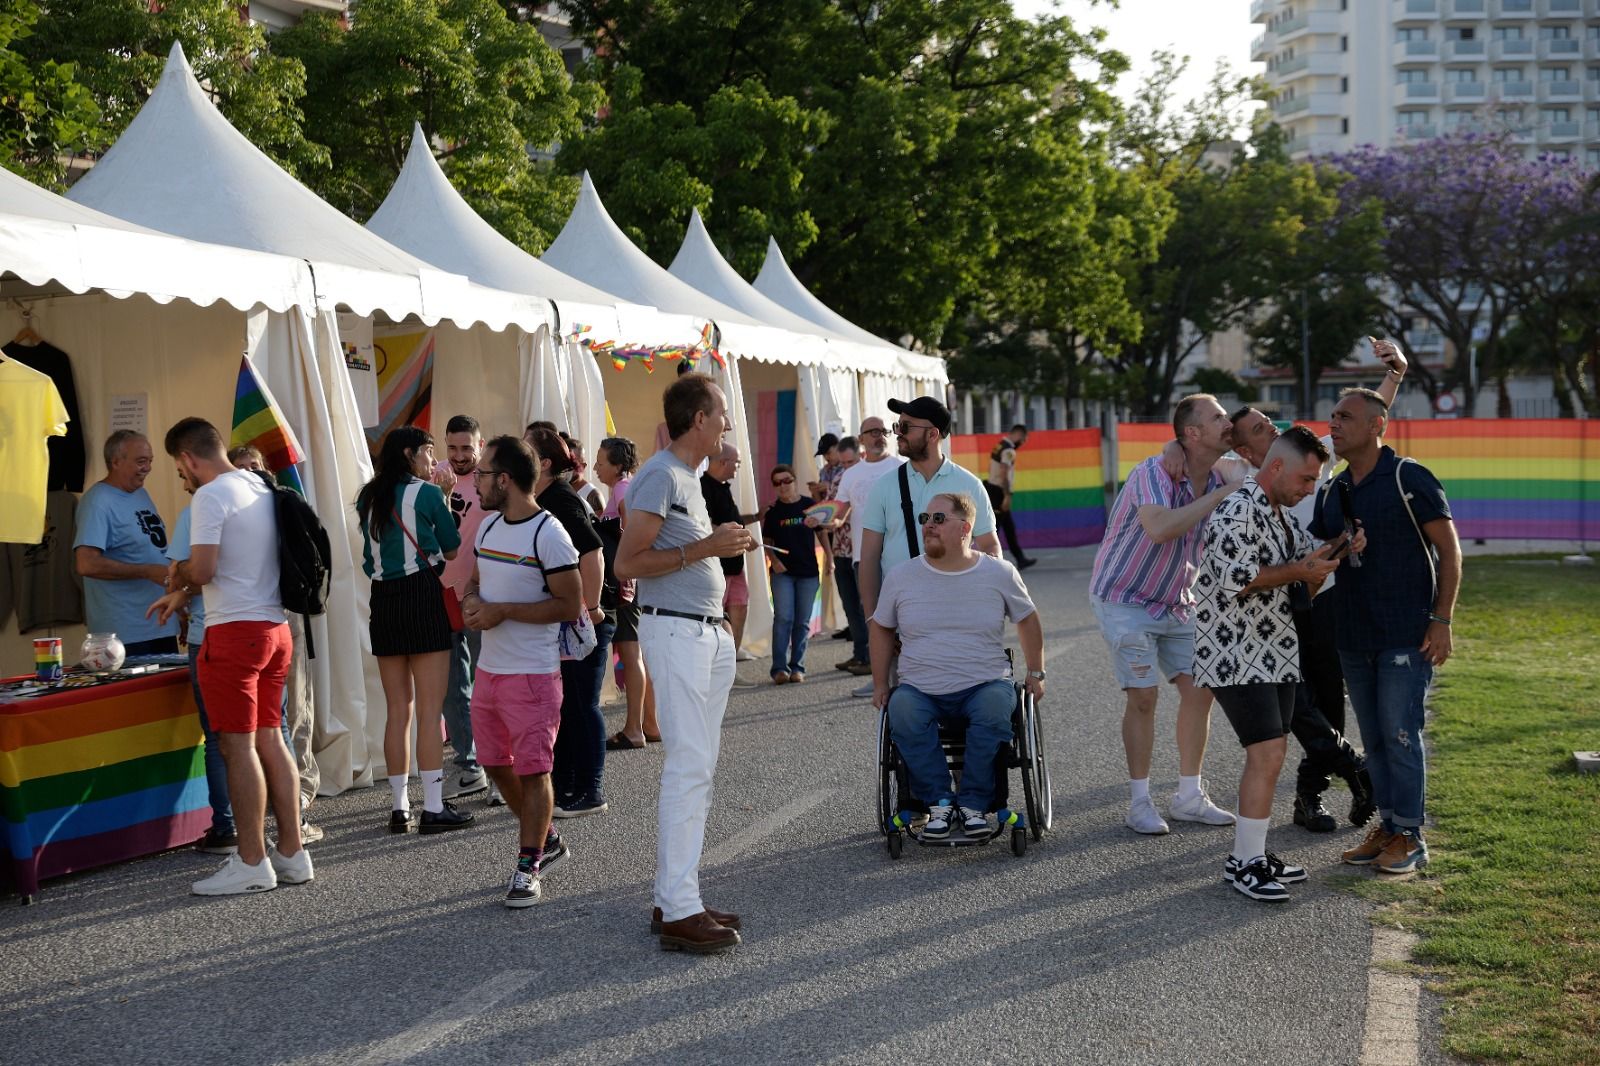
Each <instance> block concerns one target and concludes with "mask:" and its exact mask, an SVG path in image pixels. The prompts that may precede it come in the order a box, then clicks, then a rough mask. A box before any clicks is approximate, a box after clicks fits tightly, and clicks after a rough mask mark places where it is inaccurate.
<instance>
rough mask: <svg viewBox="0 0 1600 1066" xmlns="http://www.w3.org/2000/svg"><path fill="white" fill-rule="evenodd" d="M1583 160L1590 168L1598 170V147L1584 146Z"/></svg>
mask: <svg viewBox="0 0 1600 1066" xmlns="http://www.w3.org/2000/svg"><path fill="white" fill-rule="evenodd" d="M1583 162H1584V165H1585V166H1587V167H1588V168H1589V169H1590V170H1600V148H1586V149H1584V153H1583Z"/></svg>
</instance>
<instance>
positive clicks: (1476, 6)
mask: <svg viewBox="0 0 1600 1066" xmlns="http://www.w3.org/2000/svg"><path fill="white" fill-rule="evenodd" d="M1488 7H1489V5H1488V0H1445V9H1444V17H1445V18H1447V19H1480V18H1482V17H1483V16H1484V13H1485V12H1486V11H1487V10H1488Z"/></svg>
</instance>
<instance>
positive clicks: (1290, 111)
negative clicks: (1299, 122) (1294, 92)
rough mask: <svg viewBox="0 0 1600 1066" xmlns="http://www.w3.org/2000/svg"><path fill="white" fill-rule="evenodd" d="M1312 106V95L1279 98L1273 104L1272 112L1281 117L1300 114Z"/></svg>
mask: <svg viewBox="0 0 1600 1066" xmlns="http://www.w3.org/2000/svg"><path fill="white" fill-rule="evenodd" d="M1310 107H1311V97H1310V96H1295V97H1291V98H1290V99H1287V100H1277V101H1274V102H1273V104H1272V113H1273V114H1274V115H1276V116H1278V118H1280V119H1285V118H1289V117H1290V116H1292V115H1298V114H1299V113H1300V112H1302V111H1305V110H1307V109H1308V108H1310Z"/></svg>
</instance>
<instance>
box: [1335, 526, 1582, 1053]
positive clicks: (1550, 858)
mask: <svg viewBox="0 0 1600 1066" xmlns="http://www.w3.org/2000/svg"><path fill="white" fill-rule="evenodd" d="M1455 617H1456V624H1455V641H1456V643H1455V654H1454V656H1453V657H1452V658H1451V660H1450V661H1449V663H1448V664H1447V665H1446V666H1445V668H1444V669H1443V671H1441V674H1440V679H1439V684H1438V690H1437V691H1436V693H1435V694H1434V717H1433V722H1432V725H1431V729H1430V747H1431V750H1430V752H1429V760H1428V761H1429V767H1428V811H1429V815H1430V821H1431V822H1432V823H1433V824H1432V826H1431V828H1430V829H1429V832H1428V845H1429V849H1430V851H1431V854H1432V862H1431V865H1430V866H1429V867H1428V868H1427V870H1426V872H1425V874H1424V875H1422V876H1420V877H1418V878H1416V879H1414V880H1412V881H1409V882H1402V883H1398V884H1395V883H1390V884H1383V883H1379V882H1375V881H1366V880H1362V881H1359V882H1358V883H1357V884H1358V890H1359V891H1361V892H1363V893H1364V894H1366V895H1369V896H1371V897H1373V898H1376V899H1380V900H1392V901H1395V903H1396V905H1395V906H1394V907H1393V908H1389V909H1386V910H1385V911H1384V912H1383V919H1384V920H1390V921H1395V922H1398V923H1399V924H1401V925H1404V926H1405V927H1406V928H1408V929H1411V930H1413V931H1415V932H1416V933H1418V934H1419V935H1420V936H1421V938H1422V940H1421V944H1420V946H1419V948H1418V951H1417V960H1418V962H1419V963H1420V964H1421V966H1422V967H1423V969H1424V970H1425V971H1427V972H1428V973H1429V974H1431V975H1432V976H1433V977H1434V978H1436V979H1437V981H1438V982H1439V983H1437V984H1436V985H1435V986H1434V987H1435V988H1437V989H1438V990H1440V991H1441V992H1442V993H1443V994H1444V996H1445V1019H1444V1025H1445V1037H1444V1040H1445V1049H1446V1050H1447V1051H1449V1052H1450V1053H1452V1054H1454V1055H1458V1056H1460V1057H1462V1058H1466V1059H1471V1060H1481V1061H1493V1062H1536V1063H1559V1064H1561V1066H1576V1064H1580V1063H1600V774H1580V773H1578V772H1577V771H1576V769H1575V768H1574V766H1573V761H1572V752H1573V751H1575V750H1591V749H1600V567H1582V568H1580V567H1571V566H1563V565H1560V564H1558V563H1554V562H1550V561H1543V562H1534V561H1530V560H1529V559H1528V558H1526V557H1525V558H1522V559H1517V560H1512V559H1504V558H1482V557H1480V558H1469V559H1468V560H1467V561H1466V574H1465V578H1464V580H1463V583H1462V594H1461V602H1460V605H1459V606H1458V608H1457V610H1456V614H1455Z"/></svg>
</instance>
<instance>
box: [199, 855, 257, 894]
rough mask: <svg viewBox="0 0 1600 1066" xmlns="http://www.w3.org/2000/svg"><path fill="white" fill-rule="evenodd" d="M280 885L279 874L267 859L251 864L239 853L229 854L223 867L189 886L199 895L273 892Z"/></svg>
mask: <svg viewBox="0 0 1600 1066" xmlns="http://www.w3.org/2000/svg"><path fill="white" fill-rule="evenodd" d="M277 887H278V875H277V874H275V873H273V872H272V863H270V862H268V861H267V860H266V859H262V860H261V861H260V862H258V863H256V864H255V865H254V866H251V865H250V864H249V863H247V862H245V861H244V860H243V859H241V858H239V856H238V855H237V854H235V855H229V856H228V861H227V862H224V863H223V864H222V868H221V869H220V870H218V871H217V872H216V873H214V874H212V875H211V876H210V877H207V878H206V879H205V880H203V881H196V882H195V883H194V884H192V885H190V886H189V891H191V892H193V893H194V894H195V895H197V896H234V895H238V894H239V893H241V892H271V891H272V890H273V889H275V888H277Z"/></svg>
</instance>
